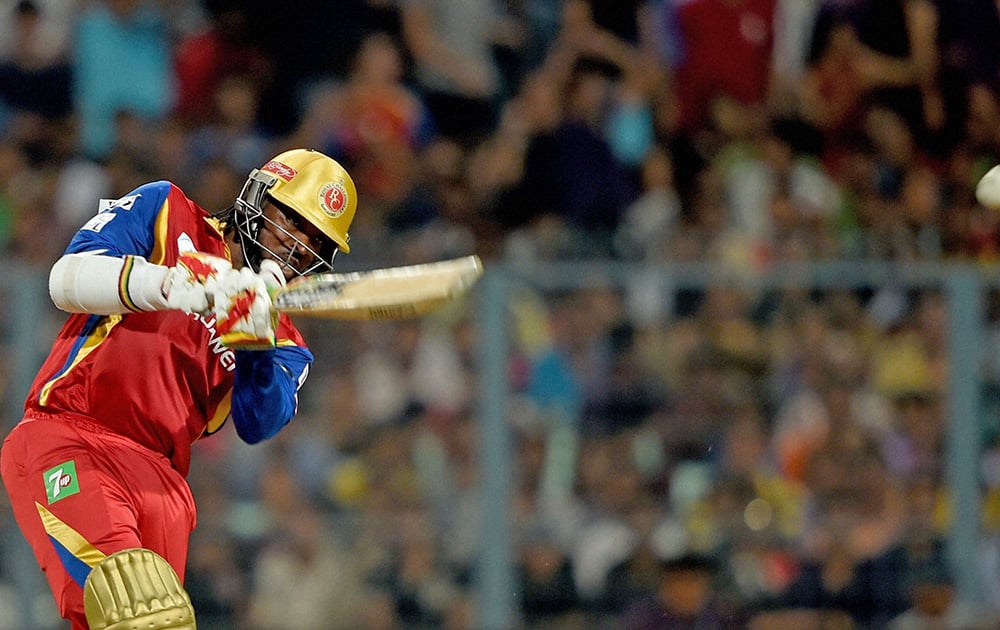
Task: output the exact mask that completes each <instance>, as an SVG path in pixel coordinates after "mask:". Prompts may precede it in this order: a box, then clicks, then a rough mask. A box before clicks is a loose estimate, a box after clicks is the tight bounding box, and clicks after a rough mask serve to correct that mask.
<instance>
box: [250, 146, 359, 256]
mask: <svg viewBox="0 0 1000 630" xmlns="http://www.w3.org/2000/svg"><path fill="white" fill-rule="evenodd" d="M268 197H269V198H270V199H271V200H273V201H275V202H277V203H278V204H280V205H281V206H284V207H286V208H289V209H291V210H292V211H294V212H295V213H296V214H298V215H299V216H301V217H302V218H303V219H305V220H306V221H308V222H309V223H311V224H312V225H313V226H315V227H316V228H317V229H318V230H319V231H320V232H322V233H323V234H324V235H325V236H326V237H327V238H329V239H330V242H331V246H330V247H329V248H328V250H329V251H322V252H313V253H314V254H315V255H316V258H317V261H318V262H317V264H315V265H313V266H311V267H309V268H308V269H304V270H302V269H296V272H297V273H299V274H301V275H306V274H308V273H313V272H315V271H322V270H328V269H332V268H333V257H334V255H335V254H336V252H337V250H343V251H345V252H349V251H351V248H350V245H349V241H350V235H349V234H348V229H349V228H350V226H351V222H352V221H353V220H354V213H355V211H356V210H357V207H358V193H357V189H356V188H355V186H354V181H353V180H352V179H351V176H350V175H349V174H348V173H347V171H346V170H345V169H344V167H343V166H341V165H340V164H339V163H337V161H336V160H333V159H331V158H330V157H328V156H326V155H324V154H322V153H320V152H319V151H315V150H313V149H292V150H290V151H285V152H284V153H281V154H279V155H276V156H275V157H273V158H272V159H271V160H269V161H268V162H267V163H266V164H264V166H262V167H260V168H259V169H254V170H253V171H252V172H251V173H250V176H249V177H248V179H247V181H246V184H244V186H243V190H242V191H241V192H240V195H239V197H238V198H237V199H236V206H235V216H234V221H235V224H236V228H237V230H238V231H239V235H240V238H241V240H242V241H243V245H244V247H243V250H244V255H245V256H246V259H247V263H249V264H250V265H251V266H252V267H253V268H254V269H258V268H259V265H260V259H261V256H262V253H261V251H260V248H261V247H263V246H262V245H261V243H260V242H259V240H258V239H257V235H258V233H259V231H260V226H261V222H262V221H267V220H268V219H267V218H266V217H265V216H264V213H263V202H264V199H265V198H268ZM247 241H249V242H250V243H253V244H255V245H256V246H257V247H247ZM302 246H303V247H306V248H308V245H306V244H304V243H303V244H302ZM310 251H311V249H310Z"/></svg>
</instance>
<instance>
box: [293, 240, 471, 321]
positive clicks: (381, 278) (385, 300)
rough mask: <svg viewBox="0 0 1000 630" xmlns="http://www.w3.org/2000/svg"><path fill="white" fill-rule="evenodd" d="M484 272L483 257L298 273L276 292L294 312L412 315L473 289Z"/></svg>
mask: <svg viewBox="0 0 1000 630" xmlns="http://www.w3.org/2000/svg"><path fill="white" fill-rule="evenodd" d="M482 275H483V263H482V261H481V260H480V259H479V256H475V255H472V256H465V257H462V258H453V259H450V260H442V261H439V262H433V263H425V264H420V265H404V266H400V267H386V268H384V269H372V270H368V271H357V272H353V273H327V274H318V275H314V276H307V277H304V278H298V279H296V280H293V281H291V282H289V283H288V285H287V286H285V287H284V288H283V289H280V290H279V291H278V292H277V294H275V296H274V300H273V301H274V307H275V308H276V309H278V310H279V311H282V312H285V313H288V314H290V315H302V316H308V317H324V318H328V319H354V320H366V319H408V318H412V317H418V316H420V315H424V314H426V313H429V312H430V311H432V310H434V309H436V308H438V307H440V306H443V305H444V304H445V303H447V302H449V301H451V300H453V299H455V298H456V297H458V296H460V295H462V294H463V293H465V292H466V291H468V290H469V289H470V288H471V287H472V286H473V285H474V284H475V283H476V281H477V280H479V278H480V276H482Z"/></svg>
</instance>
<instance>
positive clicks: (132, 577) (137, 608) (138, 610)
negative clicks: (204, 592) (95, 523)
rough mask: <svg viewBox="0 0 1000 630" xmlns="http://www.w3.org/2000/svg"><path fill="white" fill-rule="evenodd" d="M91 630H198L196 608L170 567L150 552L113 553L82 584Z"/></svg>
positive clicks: (136, 550) (139, 550)
mask: <svg viewBox="0 0 1000 630" xmlns="http://www.w3.org/2000/svg"><path fill="white" fill-rule="evenodd" d="M83 608H84V612H85V613H86V615H87V623H89V624H90V628H91V630H140V629H142V630H195V620H194V607H192V606H191V598H190V597H189V596H188V594H187V592H186V591H185V590H184V587H183V586H181V581H180V579H179V578H178V577H177V573H176V572H174V570H173V568H172V567H171V566H170V564H169V563H168V562H167V561H166V560H164V559H163V558H162V557H160V556H159V555H157V554H156V553H154V552H152V551H150V550H149V549H125V550H122V551H118V552H116V553H113V554H111V555H110V556H108V557H107V558H105V559H104V560H102V561H101V563H100V564H98V565H97V566H96V567H94V568H93V570H91V572H90V575H88V576H87V581H86V582H85V583H84V585H83Z"/></svg>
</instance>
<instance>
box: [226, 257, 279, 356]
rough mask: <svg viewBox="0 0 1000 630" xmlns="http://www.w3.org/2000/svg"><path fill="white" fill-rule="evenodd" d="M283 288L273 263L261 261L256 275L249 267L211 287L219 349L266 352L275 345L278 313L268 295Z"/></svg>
mask: <svg viewBox="0 0 1000 630" xmlns="http://www.w3.org/2000/svg"><path fill="white" fill-rule="evenodd" d="M283 285H284V274H282V273H281V269H280V267H279V266H278V264H277V263H275V262H274V261H272V260H265V261H263V262H262V263H261V271H260V273H259V274H257V273H254V272H253V270H252V269H250V268H249V267H244V268H243V269H240V270H239V271H236V270H233V271H231V272H229V273H228V274H226V275H225V276H223V277H221V278H220V279H219V280H218V282H217V285H216V287H215V294H214V298H215V326H216V330H218V332H219V339H220V341H221V342H222V344H223V345H225V346H227V347H230V348H234V349H237V350H267V349H270V348H273V347H274V346H275V344H276V339H275V334H274V331H275V328H277V326H278V313H277V311H275V310H274V309H273V308H272V306H271V291H274V290H276V289H278V288H280V287H281V286H283Z"/></svg>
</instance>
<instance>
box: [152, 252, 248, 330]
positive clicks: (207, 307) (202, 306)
mask: <svg viewBox="0 0 1000 630" xmlns="http://www.w3.org/2000/svg"><path fill="white" fill-rule="evenodd" d="M232 273H234V272H233V266H232V264H231V263H230V262H229V261H228V260H226V259H225V258H219V257H218V256H212V255H210V254H203V253H201V252H185V253H183V254H181V255H180V256H179V257H178V258H177V264H176V265H175V266H173V267H171V268H170V269H169V270H168V271H167V275H166V277H165V278H164V280H163V284H162V285H161V291H162V292H163V296H164V298H165V299H166V302H167V308H171V309H177V310H179V311H184V312H185V313H198V314H200V315H207V314H208V313H210V312H211V311H212V296H213V294H214V293H215V292H216V291H217V285H218V284H219V282H220V281H221V280H222V279H223V278H226V277H228V276H229V275H230V274H232Z"/></svg>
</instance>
